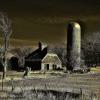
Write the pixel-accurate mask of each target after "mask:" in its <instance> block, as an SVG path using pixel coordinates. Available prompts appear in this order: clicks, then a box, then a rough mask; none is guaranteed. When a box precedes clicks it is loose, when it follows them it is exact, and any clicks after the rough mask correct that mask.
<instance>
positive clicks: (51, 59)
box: [42, 53, 61, 64]
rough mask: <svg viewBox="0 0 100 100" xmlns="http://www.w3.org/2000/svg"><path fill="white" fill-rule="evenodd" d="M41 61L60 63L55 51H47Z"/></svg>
mask: <svg viewBox="0 0 100 100" xmlns="http://www.w3.org/2000/svg"><path fill="white" fill-rule="evenodd" d="M42 63H54V64H61V60H60V59H59V57H58V56H57V54H55V53H47V54H46V56H45V57H44V58H43V60H42Z"/></svg>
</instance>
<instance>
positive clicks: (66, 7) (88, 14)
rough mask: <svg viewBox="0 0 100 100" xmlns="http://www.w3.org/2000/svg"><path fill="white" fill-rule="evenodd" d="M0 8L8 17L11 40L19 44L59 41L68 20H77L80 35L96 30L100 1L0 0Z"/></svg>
mask: <svg viewBox="0 0 100 100" xmlns="http://www.w3.org/2000/svg"><path fill="white" fill-rule="evenodd" d="M0 11H2V12H6V13H7V14H8V16H9V18H10V19H11V20H12V23H13V34H12V36H11V38H12V40H11V41H14V42H12V43H16V44H19V45H20V42H21V44H26V45H29V44H30V45H33V44H34V42H36V41H39V40H41V41H45V42H48V43H51V42H52V43H62V42H64V41H65V40H66V34H67V33H66V26H67V24H68V22H69V21H70V20H73V21H77V20H81V21H82V22H83V23H84V25H85V30H86V32H85V33H84V34H89V35H90V34H92V33H93V32H97V31H100V0H0ZM19 40H20V41H19ZM22 40H24V41H23V42H22Z"/></svg>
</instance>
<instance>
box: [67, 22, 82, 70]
mask: <svg viewBox="0 0 100 100" xmlns="http://www.w3.org/2000/svg"><path fill="white" fill-rule="evenodd" d="M80 57H81V27H80V25H79V23H77V22H71V23H69V24H68V27H67V62H68V63H67V66H68V69H69V70H72V69H73V70H77V69H80V63H81V62H80V59H81V58H80Z"/></svg>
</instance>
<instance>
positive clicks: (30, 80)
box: [0, 71, 100, 96]
mask: <svg viewBox="0 0 100 100" xmlns="http://www.w3.org/2000/svg"><path fill="white" fill-rule="evenodd" d="M12 77H13V87H14V91H22V90H24V91H25V90H31V89H36V90H55V91H61V92H63V91H67V92H73V93H80V92H82V94H84V95H87V94H88V95H91V94H93V95H96V96H99V94H100V73H85V74H75V73H74V74H67V73H63V72H46V73H43V72H40V71H38V72H31V73H30V74H29V76H28V77H26V78H23V72H8V73H7V78H6V80H3V81H4V83H3V89H4V90H7V91H11V90H12V81H11V78H12ZM0 86H2V80H0ZM0 90H2V87H0Z"/></svg>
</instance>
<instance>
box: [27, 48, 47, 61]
mask: <svg viewBox="0 0 100 100" xmlns="http://www.w3.org/2000/svg"><path fill="white" fill-rule="evenodd" d="M46 54H47V47H45V48H44V49H43V50H40V49H37V50H35V51H33V52H32V53H31V54H29V55H28V56H27V57H25V59H26V60H34V61H35V60H41V59H43V57H44V56H45V55H46Z"/></svg>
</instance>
